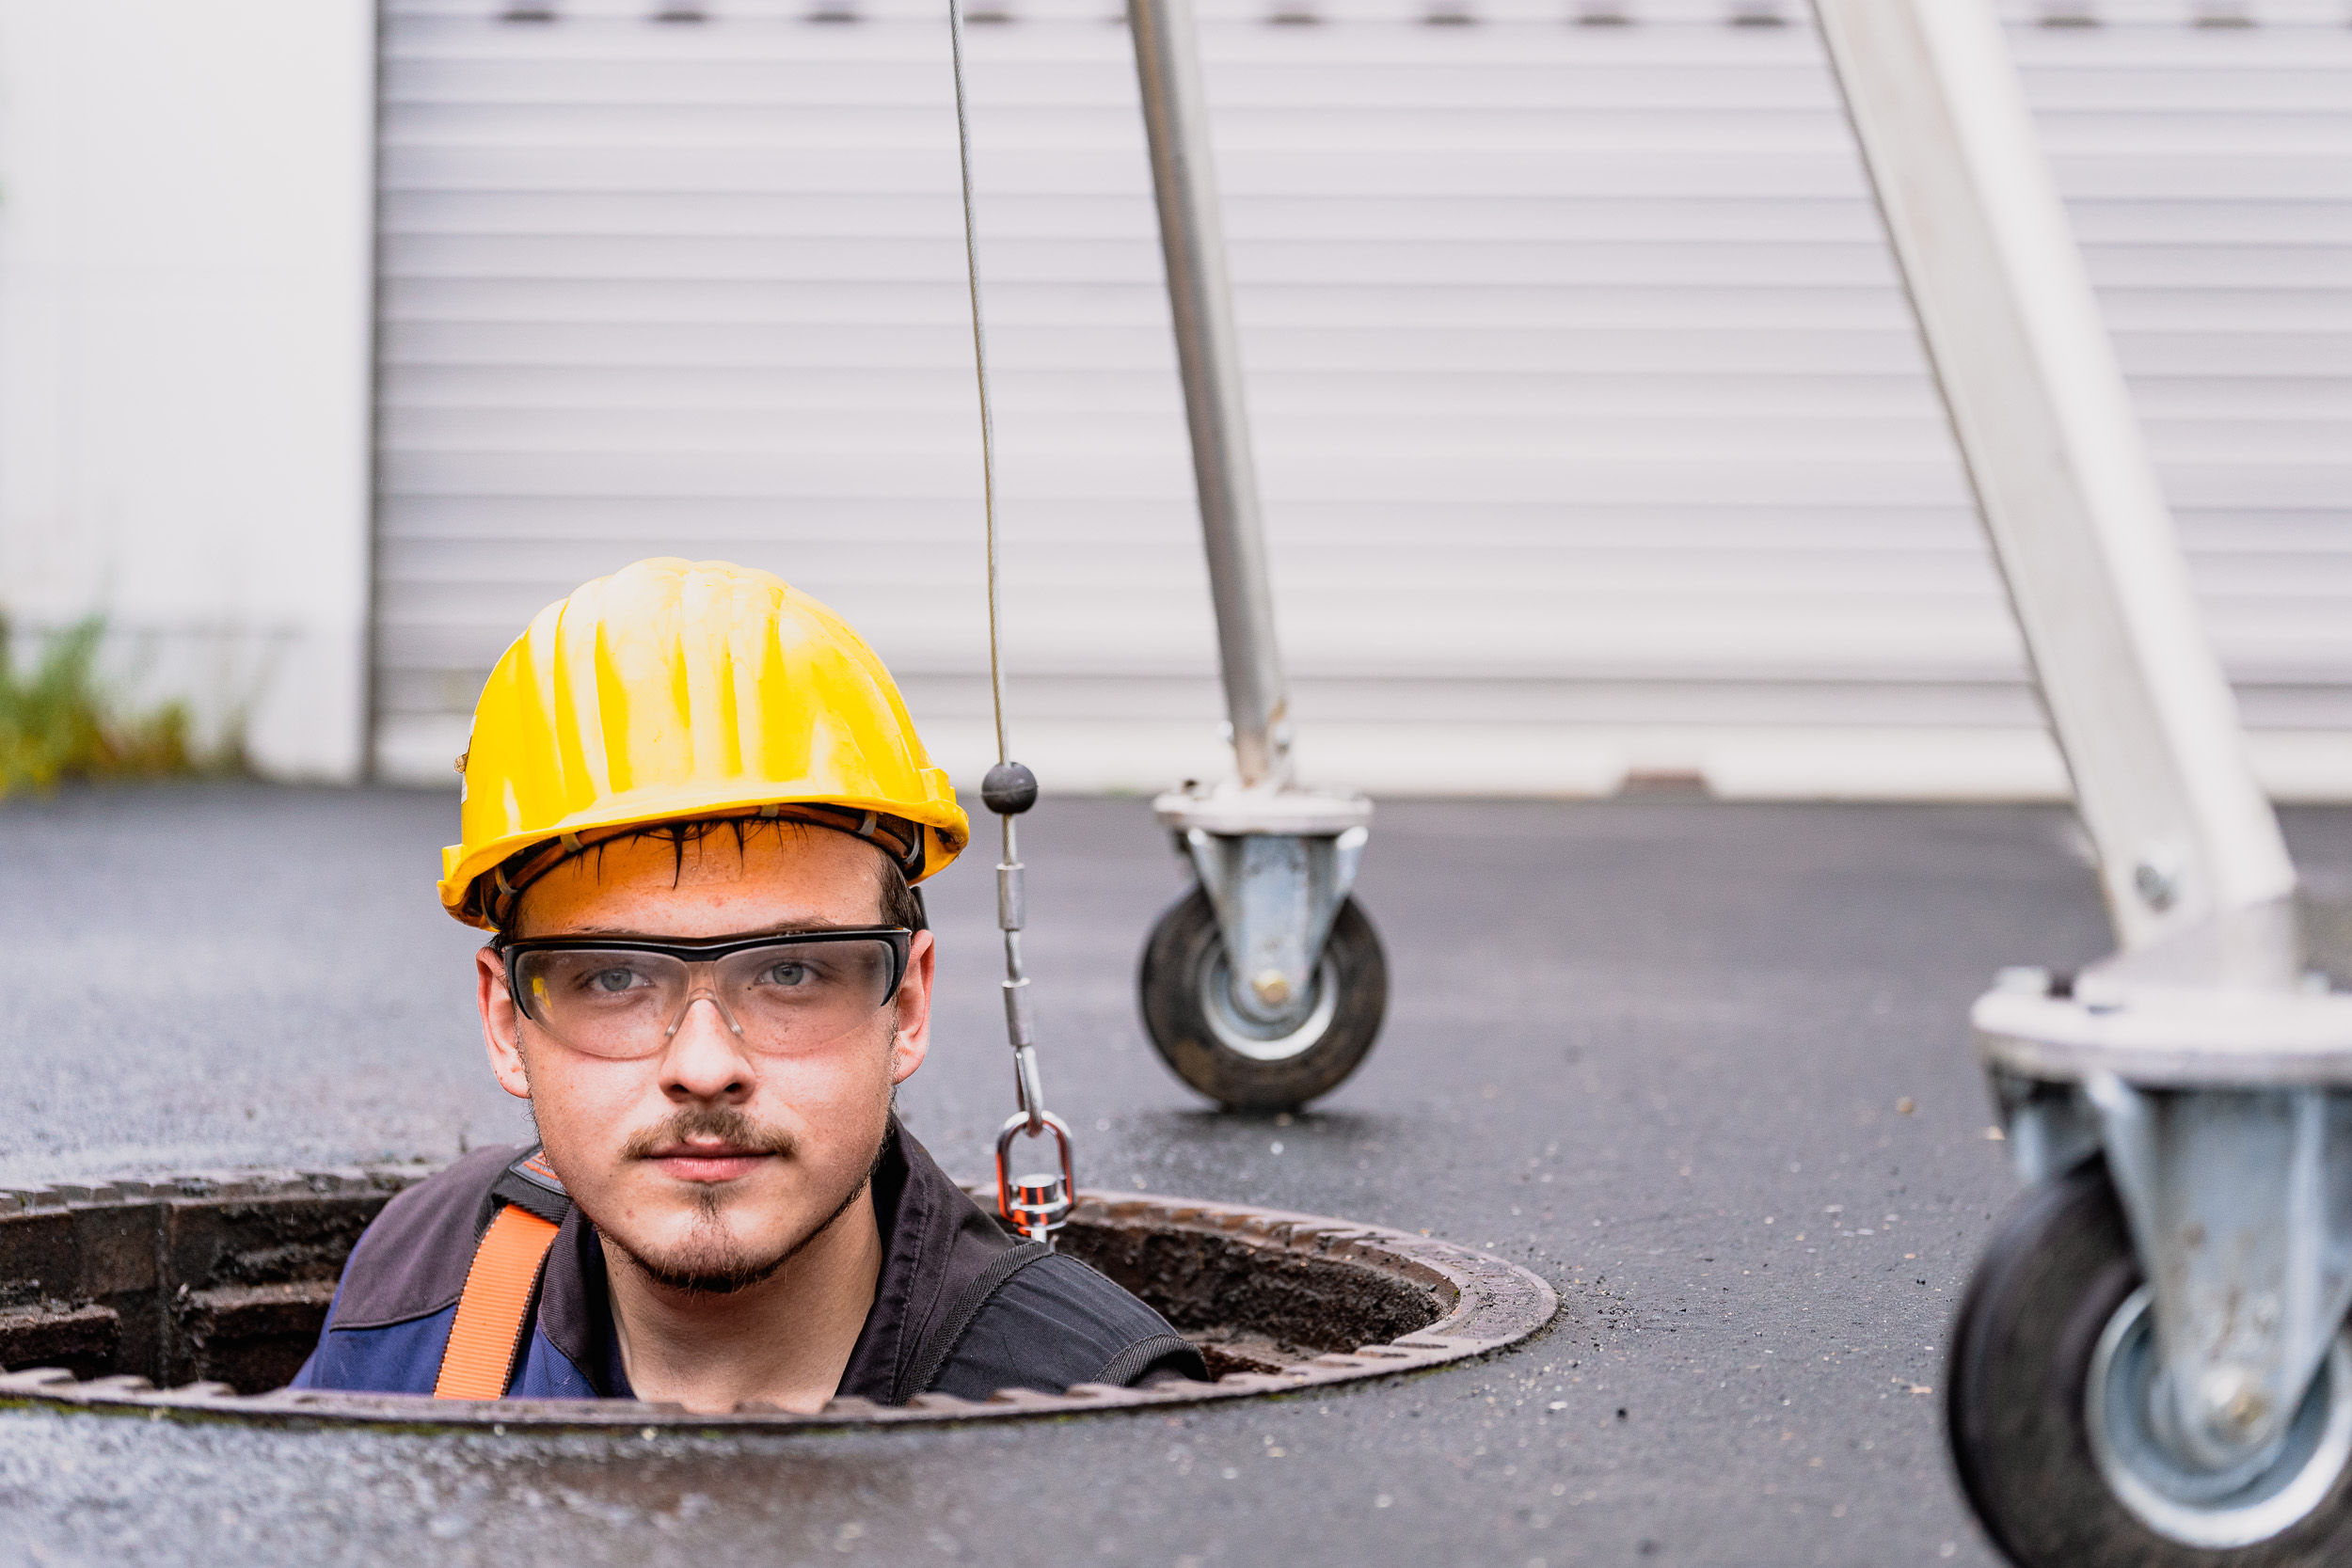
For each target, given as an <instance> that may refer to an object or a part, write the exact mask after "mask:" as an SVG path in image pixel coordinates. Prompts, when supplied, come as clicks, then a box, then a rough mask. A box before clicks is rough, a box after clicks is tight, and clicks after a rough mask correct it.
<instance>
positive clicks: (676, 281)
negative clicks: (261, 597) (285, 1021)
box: [377, 0, 2352, 799]
mask: <svg viewBox="0 0 2352 1568" xmlns="http://www.w3.org/2000/svg"><path fill="white" fill-rule="evenodd" d="M1197 9H1198V12H1199V15H1200V30H1201V46H1202V51H1203V55H1204V60H1205V71H1206V77H1207V87H1208V92H1209V96H1210V99H1211V101H1212V104H1213V107H1214V110H1215V126H1214V129H1215V132H1216V146H1217V155H1218V159H1219V165H1220V168H1219V173H1220V176H1221V179H1222V182H1223V185H1224V194H1225V214H1226V226H1227V233H1228V236H1229V239H1230V241H1231V244H1232V251H1233V256H1232V261H1233V273H1234V278H1235V292H1236V307H1237V313H1238V316H1239V328H1240V337H1241V349H1242V357H1243V360H1244V364H1245V367H1246V371H1247V375H1248V395H1249V402H1250V413H1251V417H1252V419H1253V420H1254V432H1255V436H1256V444H1257V450H1258V457H1259V461H1260V465H1261V478H1262V485H1263V493H1264V499H1265V511H1266V533H1267V537H1268V541H1269V546H1270V554H1271V570H1272V578H1273V586H1274V594H1275V607H1276V618H1277V621H1278V623H1279V629H1280V633H1281V636H1282V639H1283V643H1284V653H1285V655H1286V657H1287V659H1288V662H1289V665H1290V669H1291V673H1292V675H1293V679H1294V686H1295V693H1294V695H1295V702H1294V712H1295V715H1296V718H1297V723H1298V731H1299V744H1298V752H1299V757H1300V760H1301V765H1302V768H1303V769H1304V770H1305V772H1306V774H1307V775H1308V776H1309V777H1310V778H1311V779H1312V780H1314V781H1316V782H1321V783H1328V784H1358V785H1361V786H1364V787H1368V788H1372V789H1375V790H1379V791H1385V792H1399V791H1443V792H1460V793H1474V794H1483V793H1534V794H1557V795H1565V794H1581V793H1607V792H1609V791H1611V790H1613V789H1616V788H1618V787H1620V786H1621V785H1622V784H1626V783H1627V782H1628V780H1629V778H1632V779H1634V780H1636V781H1639V780H1640V779H1641V778H1642V776H1644V775H1647V776H1648V778H1649V780H1651V781H1655V782H1664V781H1666V780H1670V779H1685V780H1687V779H1692V778H1697V779H1703V780H1704V781H1705V782H1706V783H1707V784H1708V786H1709V787H1710V788H1712V789H1713V790H1715V791H1716V792H1718V793H1720V794H1724V795H1735V796H1748V797H1772V796H1784V797H1786V796H1815V797H1819V796H1857V797H1882V798H1883V797H1903V796H1910V797H1944V798H1950V797H1965V796H1979V797H1984V796H1991V797H2015V796H2055V795H2060V794H2062V793H2063V792H2064V790H2065V788H2066V780H2065V774H2064V771H2063V769H2062V768H2061V767H2060V766H2059V762H2058V755H2057V752H2056V751H2055V749H2054V748H2053V747H2052V745H2051V744H2050V741H2049V738H2048V736H2047V735H2046V733H2045V731H2044V728H2043V725H2042V717H2041V714H2040V712H2039V710H2038V707H2037V705H2036V703H2035V701H2034V697H2033V694H2032V691H2031V689H2030V687H2029V685H2028V684H2027V678H2026V667H2025V662H2024V659H2023V657H2022V650H2021V648H2020V646H2019V643H2018V639H2017V635H2016V631H2015V628H2014V626H2013V625H2012V623H2011V620H2010V615H2009V612H2008V609H2007V606H2006V603H2005V601H2004V599H2003V597H2002V594H2001V588H2000V583H1999V578H1998V576H1997V574H1996V573H1995V571H1994V566H1993V562H1992V561H1991V559H1990V555H1989V552H1988V551H1987V549H1986V546H1985V543H1984V539H1983V536H1982V532H1981V530H1980V529H1979V527H1978V524H1977V521H1976V518H1975V515H1974V512H1973V508H1972V507H1971V505H1970V501H1969V497H1968V491H1967V486H1966V483H1965V477H1964V475H1963V472H1962V470H1961V467H1960V464H1959V459H1958V453H1957V451H1955V449H1954V446H1953V443H1952V439H1951V436H1950V432H1949V430H1948V428H1947V424H1946V421H1945V419H1944V416H1943V412H1942V409H1941V406H1940V404H1939V403H1938V400H1937V398H1936V395H1935V391H1934V388H1933V385H1932V383H1931V379H1930V377H1929V374H1928V368H1927V365H1926V363H1925V361H1924V358H1923V356H1922V355H1921V352H1920V349H1919V346H1918V341H1917V333H1916V329H1915V324H1914V322H1913V320H1912V317H1911V314H1910V312H1909V309H1908V308H1907V307H1906V305H1905V303H1904V300H1903V297H1902V293H1901V287H1900V281H1899V278H1898V277H1897V276H1896V273H1895V269H1894V265H1893V263H1892V261H1891V259H1890V258H1889V256H1888V253H1887V248H1886V242H1885V237H1884V234H1883V230H1882V228H1881V226H1880V224H1879V222H1878V219H1877V216H1876V214H1875V212H1874V211H1873V208H1872V204H1871V199H1870V194H1869V190H1868V186H1867V181H1866V179H1865V177H1864V173H1863V169H1862V166H1861V163H1860V160H1859V158H1858V156H1857V155H1856V152H1855V149H1854V146H1853V141H1852V137H1851V133H1850V132H1849V129H1848V127H1847V125H1846V123H1845V119H1844V116H1843V113H1842V111H1841V108H1840V105H1839V103H1838V99H1837V94H1836V86H1835V84H1834V82H1833V81H1832V80H1831V78H1830V75H1829V72H1828V70H1827V66H1826V61H1825V59H1824V57H1823V55H1822V53H1821V49H1820V41H1819V40H1818V39H1817V38H1816V37H1815V36H1814V35H1813V32H1812V30H1811V27H1810V25H1809V24H1808V23H1807V21H1806V19H1805V12H1804V8H1803V6H1802V5H1801V4H1799V3H1797V0H1589V3H1587V0H1200V3H1199V4H1198V6H1197ZM971 10H972V13H973V15H974V17H975V19H976V20H975V25H974V27H973V30H972V34H971V40H970V64H971V81H972V87H973V92H974V99H975V103H974V115H973V127H972V129H973V147H974V155H975V159H976V163H977V176H978V182H979V187H980V192H979V194H980V210H979V230H980V239H981V245H982V263H983V268H984V271H985V272H986V275H987V280H988V295H987V300H988V309H989V337H990V345H991V357H992V363H993V370H994V373H995V376H996V393H997V402H996V410H995V412H996V427H997V431H998V434H999V437H1000V443H1001V445H1000V453H999V457H1000V463H999V468H998V479H999V498H1000V515H1001V517H1002V519H1003V523H1004V540H1005V550H1004V562H1005V568H1006V578H1005V594H1006V600H1005V602H1006V610H1007V615H1006V624H1005V625H1006V651H1007V656H1008V669H1009V674H1010V701H1011V705H1012V708H1013V731H1014V736H1015V744H1016V747H1017V749H1018V750H1019V751H1020V752H1022V754H1023V756H1024V759H1025V761H1027V762H1029V763H1030V764H1031V765H1032V766H1034V767H1036V768H1037V769H1038V771H1039V774H1040V776H1041V778H1043V779H1044V780H1045V781H1046V782H1047V784H1048V785H1049V786H1050V787H1055V788H1061V789H1082V788H1113V789H1146V788H1151V787H1153V786H1156V785H1162V784H1168V783H1169V782H1171V781H1173V780H1174V779H1177V778H1180V777H1184V776H1185V775H1187V774H1197V773H1207V772H1211V771H1214V770H1216V769H1219V768H1222V767H1223V766H1224V762H1223V757H1222V752H1223V749H1222V747H1221V745H1220V744H1219V741H1218V736H1217V721H1218V719H1219V718H1220V716H1221V715H1220V705H1219V701H1218V694H1217V689H1216V679H1215V663H1214V660H1215V651H1214V650H1215V643H1214V640H1213V635H1212V629H1211V626H1210V619H1209V608H1208V593H1207V584H1206V581H1205V574H1204V572H1203V569H1202V566H1201V558H1200V539H1199V531H1198V524H1197V521H1196V520H1195V515H1194V510H1193V495H1192V478H1191V472H1190V465H1189V462H1188V459H1187V456H1186V451H1185V446H1184V414H1183V406H1182V403H1181V399H1180V396H1179V392H1178V386H1177V378H1176V369H1175V356H1174V353H1173V349H1172V344H1171V341H1170V335H1169V327H1168V309H1167V302H1166V295H1165V293H1164V292H1163V286H1162V277H1161V267H1160V260H1159V254H1158V247H1157V245H1156V242H1155V230H1154V226H1153V219H1152V206H1151V194H1150V184H1149V174H1148V167H1147V164H1146V161H1145V157H1144V150H1143V136H1142V130H1141V124H1140V119H1139V112H1138V109H1137V105H1136V82H1135V71H1134V65H1133V60H1132V56H1131V54H1130V51H1129V46H1128V40H1127V38H1126V35H1125V31H1124V29H1123V28H1122V27H1121V26H1120V25H1118V12H1119V0H992V3H990V4H985V5H984V4H982V3H981V0H972V4H971ZM2003 12H2004V15H2005V17H2006V18H2007V20H2008V21H2009V22H2010V40H2011V45H2012V47H2013V49H2014V50H2015V52H2016V55H2017V58H2018V60H2019V62H2020V64H2021V67H2022V69H2023V71H2024V73H2025V77H2026V90H2027V94H2028V97H2029V100H2030V101H2031V103H2033V106H2034V108H2035V110H2036V112H2037V115H2038V116H2039V119H2040V123H2041V128H2042V135H2043V138H2044V143H2045V146H2046V147H2047V148H2048V150H2049V153H2050V156H2051V158H2052V161H2053V164H2054V167H2055V171H2056V174H2057V178H2058V184H2059V186H2060V188H2061V190H2062V192H2063V193H2064V195H2065V197H2066V198H2067V200H2068V203H2069V208H2070V211H2071V213H2072V215H2073V218H2074V225H2075V229H2076V232H2077V234H2078V236H2079V238H2080V239H2081V241H2082V242H2083V244H2084V245H2085V248H2086V251H2087V259H2088V262H2089V266H2090V273H2091V276H2092V278H2093V280H2094V282H2095V283H2096V285H2097V287H2098V290H2099V295H2100V302H2101V305H2102V308H2103V309H2104V311H2105V312H2106V320H2107V325H2109V327H2110V328H2111V329H2112V330H2113V331H2114V333H2115V334H2116V337H2117V341H2118V349H2119V353H2120V356H2121V358H2122V363H2123V366H2124V369H2125V371H2126V372H2127V374H2128V375H2129V377H2130V378H2131V384H2132V390H2133V394H2134V396H2135V398H2136V400H2137V405H2138V408H2139V411H2140V413H2141V416H2142V418H2143V419H2144V420H2146V421H2147V425H2148V430H2149V436H2150V443H2151V446H2152V447H2153V451H2154V452H2155V456H2156V460H2157V463H2158V465H2159V467H2160V470H2161V474H2160V477H2161V479H2162V481H2163V483H2164V485H2165V488H2166V492H2167V495H2168V497H2169V499H2170V501H2171V503H2172V505H2173V507H2174V508H2175V512H2176V515H2177V517H2178V520H2179V523H2180V527H2181V532H2182V537H2183V540H2184V543H2185V546H2186V548H2187V551H2188V554H2189V557H2190V563H2191V570H2192V574H2193V577H2194V580H2195V582H2196V584H2197V587H2198V590H2199V593H2200V594H2201V599H2202V602H2203V604H2204V607H2205V610H2206V617H2207V624H2208V626H2210V628H2211V630H2212V632H2213V635H2214V637H2215V639H2216V641H2217V644H2218V646H2219V650H2220V653H2221V657H2223V659H2224V661H2225V663H2226V665H2227V667H2228V669H2229V671H2230V673H2231V675H2232V677H2233V680H2234V681H2235V682H2236V685H2237V689H2238V692H2239V698H2240V702H2241V705H2242V708H2243V711H2244V713H2245V715H2246V718H2247V720H2248V722H2249V726H2250V727H2251V729H2252V732H2253V736H2252V751H2253V754H2254V757H2255V761H2256V764H2257V767H2258V768H2260V770H2261V772H2262V776H2263V777H2264V779H2265V782H2266V783H2267V784H2269V786H2270V787H2271V788H2272V789H2273V790H2275V791H2277V792H2278V793H2280V794H2281V795H2283V796H2291V797H2299V798H2305V799H2328V798H2336V799H2343V798H2347V797H2352V461H2348V460H2347V454H2348V453H2352V330H2347V324H2352V268H2347V267H2346V265H2345V262H2346V258H2347V257H2348V256H2352V248H2347V246H2348V245H2352V160H2347V158H2346V156H2345V152H2346V150H2347V148H2352V90H2347V89H2348V88H2352V30H2347V29H2346V28H2345V26H2344V22H2343V14H2342V9H2341V4H2340V0H2261V3H2260V4H2257V5H2252V6H2236V5H2230V4H2226V3H2222V0H2129V3H2125V0H2097V3H2096V4H2095V5H2084V4H2074V3H2060V0H2047V3H2045V0H2004V5H2003ZM1601 13H1607V15H1609V16H1611V17H1613V18H1615V19H1616V20H1617V21H1618V22H1620V23H1622V24H1619V25H1578V24H1574V19H1576V18H1579V17H1583V18H1588V19H1597V17H1598V16H1599V15H1600V14H1601ZM987 16H993V17H995V18H996V22H995V23H994V24H984V23H983V22H982V21H981V20H980V19H981V18H983V17H987ZM1433 16H1434V17H1437V18H1438V19H1439V20H1440V21H1441V22H1442V23H1443V24H1440V25H1430V24H1429V22H1430V21H1431V19H1432V18H1433ZM386 19H387V30H386V51H385V73H384V93H385V116H384V145H383V161H382V170H383V186H382V195H381V208H380V214H381V218H382V231H383V251H382V256H383V266H384V272H383V287H382V293H381V301H382V310H383V315H382V333H383V338H382V343H383V367H384V369H383V405H382V424H381V428H382V432H383V444H382V448H381V453H380V461H381V465H382V470H381V471H382V475H383V507H382V512H381V515H380V518H379V528H380V538H381V554H380V558H379V559H380V564H381V575H380V577H379V579H378V585H377V586H378V593H377V603H378V607H379V617H380V619H379V631H378V643H377V647H378V654H379V660H380V662H379V665H378V686H377V690H378V693H379V701H380V706H379V725H378V730H377V745H378V752H377V755H378V759H379V762H380V765H381V766H382V767H383V768H384V769H385V771H387V772H388V773H391V774H394V775H400V776H413V777H416V778H419V779H446V778H447V777H448V776H449V775H448V769H449V761H450V758H451V757H452V756H453V755H454V753H455V752H457V751H458V750H459V748H460V747H461V746H462V745H463V744H464V737H465V733H466V728H465V727H466V720H467V714H468V711H469V708H470V706H471V704H472V700H473V696H474V693H475V692H476V691H477V690H479V689H480V686H481V682H482V679H483V676H484V675H485V673H486V672H487V670H488V668H489V666H490V664H491V661H492V660H493V659H495V658H496V657H497V656H498V654H499V651H500V650H501V648H502V647H503V646H504V645H505V644H506V642H507V641H508V640H510V639H511V638H512V637H513V636H514V635H515V634H516V631H517V630H519V628H520V627H521V626H523V625H524V623H525V622H526V621H527V620H528V618H529V617H530V615H531V614H532V612H533V611H534V610H537V609H538V608H539V607H540V606H541V605H543V604H545V603H547V602H548V600H550V599H552V598H555V597H557V596H558V595H560V594H563V593H564V592H566V591H568V590H569V589H570V588H571V587H572V586H573V585H574V584H575V583H577V582H579V581H580V580H581V579H583V578H588V577H591V576H594V575H596V574H598V573H601V572H607V571H611V570H612V569H614V568H615V567H617V566H619V565H621V564H623V563H625V562H628V561H629V560H631V559H634V558H636V557H639V556H643V555H648V554H655V553H663V554H678V555H689V556H722V557H727V558H732V559H736V560H741V561H745V562H751V563H754V564H758V565H763V566H769V567H771V568H773V569H775V570H777V571H779V572H782V573H783V574H784V575H786V576H787V577H788V578H792V579H793V580H794V581H796V582H797V583H799V584H800V585H801V586H802V587H803V588H805V589H807V590H809V591H810V592H812V593H815V594H817V595H818V596H819V597H820V598H823V599H825V600H827V601H829V602H831V603H833V604H834V606H835V607H836V608H837V609H839V610H841V611H842V612H843V613H844V614H846V615H847V616H849V618H850V620H851V621H852V622H853V623H854V624H856V625H857V626H859V627H860V628H861V629H863V630H864V631H865V632H866V634H867V635H868V636H869V637H870V638H871V639H872V640H873V641H874V642H875V644H876V646H877V647H878V648H879V649H880V650H881V652H882V656H883V657H884V658H886V659H887V660H888V661H889V662H890V664H891V666H892V668H893V669H894V671H896V673H898V676H899V679H900V681H901V683H902V684H903V686H904V687H905V689H906V691H907V695H908V701H909V704H910V706H911V707H912V708H913V710H914V714H915V717H916V719H917V721H918V722H919V723H920V724H921V725H922V727H923V730H924V733H925V735H926V736H929V737H930V741H931V744H932V747H933V750H934V751H935V752H937V753H939V754H940V755H941V757H942V758H943V760H944V761H945V763H946V766H948V767H949V768H951V770H952V771H953V772H954V774H955V776H956V777H957V779H958V780H959V781H960V782H962V783H965V784H970V783H973V782H976V781H977V776H978V773H979V771H980V770H981V768H984V767H985V765H986V764H987V762H988V761H990V760H991V759H992V757H993V752H992V749H991V736H990V731H989V725H988V717H987V715H988V708H987V680H986V668H987V667H986V641H985V624H984V617H983V615H982V610H981V569H980V568H981V550H980V504H979V494H978V491H979V483H978V482H979V463H978V455H977V437H976V428H977V421H976V420H975V418H974V408H973V394H972V382H971V368H970V367H971V358H970V354H971V340H970V335H969V318H968V309H969V306H968V300H967V297H966V294H965V292H964V279H963V260H964V259H963V245H962V233H961V214H960V210H959V206H958V202H957V186H956V157H955V139H954V137H955V125H954V119H953V113H952V108H951V100H950V89H949V78H948V70H947V57H946V27H945V21H944V15H943V11H942V8H941V4H940V0H388V4H387V6H386ZM828 19H830V20H828ZM2092 21H2095V22H2096V23H2097V25H2085V23H2089V22H2092ZM2053 22H2057V23H2062V24H2063V25H2050V23H2053ZM2217 24H2223V25H2217ZM2237 24H2244V25H2237Z"/></svg>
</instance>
